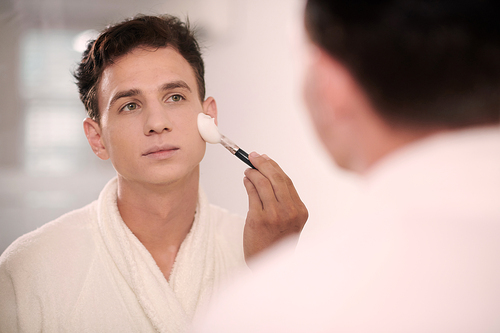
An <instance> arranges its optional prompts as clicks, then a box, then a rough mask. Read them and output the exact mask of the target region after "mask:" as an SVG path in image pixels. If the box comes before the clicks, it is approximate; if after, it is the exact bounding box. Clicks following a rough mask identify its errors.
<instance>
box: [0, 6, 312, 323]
mask: <svg viewBox="0 0 500 333" xmlns="http://www.w3.org/2000/svg"><path fill="white" fill-rule="evenodd" d="M75 77H76V79H77V84H78V87H79V91H80V96H81V99H82V102H83V103H84V104H85V107H86V109H87V111H88V114H89V118H87V119H85V121H84V130H85V134H86V136H87V139H88V141H89V144H90V146H91V147H92V149H93V151H94V152H95V154H96V155H97V156H98V157H99V158H101V159H110V160H111V162H112V163H113V166H114V167H115V169H116V171H117V177H116V178H115V179H113V180H111V181H110V182H109V183H108V184H107V185H106V186H105V188H104V189H103V191H102V192H101V194H100V197H99V199H98V200H97V201H95V202H93V203H91V204H90V205H88V206H86V207H84V208H82V209H79V210H76V211H73V212H70V213H68V214H66V215H64V216H62V217H61V218H59V219H57V220H55V221H53V222H51V223H49V224H47V225H45V226H44V227H42V228H40V229H39V230H36V231H34V232H32V233H29V234H27V235H24V236H23V237H21V238H20V239H18V240H17V241H16V242H15V243H14V244H13V245H11V246H10V247H9V249H7V250H6V251H5V253H3V254H2V257H1V258H0V331H1V332H16V331H22V332H40V331H44V332H58V331H64V332H66V331H71V332H182V331H184V330H185V329H186V327H187V325H188V324H189V322H190V321H191V320H192V318H193V316H194V315H195V313H196V310H197V308H198V307H199V306H200V305H201V304H204V303H206V302H207V301H208V300H209V299H210V296H211V293H212V292H213V290H215V289H217V288H218V286H219V285H220V283H222V282H223V281H224V280H225V279H227V277H228V275H229V274H230V273H231V272H232V271H235V270H237V269H240V268H241V267H242V266H243V267H244V265H245V259H249V258H251V257H252V256H254V255H255V254H256V253H258V252H260V251H261V250H263V249H264V248H266V247H268V246H269V245H270V244H272V243H273V242H275V241H276V240H278V239H280V238H283V237H285V236H287V235H291V234H298V232H300V230H301V229H302V227H303V225H304V223H305V220H306V219H307V210H306V209H305V207H304V205H303V204H302V202H301V201H300V199H299V197H298V195H297V193H296V192H295V189H294V187H293V185H292V183H291V181H290V180H289V179H288V177H286V175H285V174H284V173H283V171H281V169H280V168H279V167H278V166H277V164H276V163H275V162H274V161H272V160H271V159H269V158H267V157H266V156H265V155H263V156H260V155H257V156H255V155H256V154H253V155H252V156H255V157H252V163H253V164H254V165H255V167H256V168H257V170H247V172H246V177H245V180H244V183H245V187H246V189H247V191H248V195H249V204H250V211H249V213H248V216H247V220H246V223H245V225H244V224H243V221H241V220H240V219H239V218H238V217H236V216H234V215H231V214H230V213H228V212H227V211H225V210H223V209H221V208H218V207H215V206H212V205H210V204H209V203H208V202H207V198H206V197H205V196H204V194H203V193H202V192H201V191H200V189H199V163H200V161H201V160H202V158H203V155H204V153H205V142H204V141H203V140H202V138H201V136H200V135H199V133H198V128H197V121H196V119H197V116H198V114H199V113H200V112H204V113H206V114H208V115H210V116H212V117H214V118H216V117H217V107H216V104H215V100H214V99H213V98H212V97H209V98H207V99H205V86H204V68H203V60H202V58H201V55H200V51H199V47H198V44H197V42H196V40H195V38H194V36H193V33H192V31H191V30H190V29H189V27H188V26H187V25H186V24H184V23H182V22H180V21H179V20H178V19H177V18H174V17H170V16H163V17H152V16H138V17H136V18H134V19H131V20H127V21H124V22H122V23H119V24H117V25H115V26H111V27H109V28H107V29H106V30H105V31H104V32H102V34H101V35H100V36H99V37H98V38H97V39H96V40H95V41H92V42H91V43H90V44H89V46H88V48H87V50H86V52H85V53H84V54H83V57H82V61H81V64H80V65H79V67H78V69H77V71H76V73H75ZM283 212H286V214H284V213H283Z"/></svg>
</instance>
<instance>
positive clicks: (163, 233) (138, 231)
mask: <svg viewBox="0 0 500 333" xmlns="http://www.w3.org/2000/svg"><path fill="white" fill-rule="evenodd" d="M198 187H199V172H198V170H196V172H195V173H193V175H191V176H190V177H187V178H186V179H183V180H180V181H177V182H175V183H171V184H163V185H152V184H142V183H138V182H129V181H127V180H125V179H123V178H121V177H120V176H119V177H118V198H117V204H118V210H119V211H120V215H121V216H122V219H123V221H124V222H125V224H126V225H127V226H128V227H129V229H130V230H131V231H132V233H133V234H134V235H135V236H136V237H137V238H138V239H139V241H141V243H142V244H143V245H144V246H145V247H146V249H147V250H148V251H149V252H150V253H151V255H152V256H153V258H154V259H155V261H156V263H157V264H158V266H159V267H160V269H161V270H162V272H163V274H164V275H165V278H167V279H168V277H169V275H170V271H171V268H172V266H173V263H174V261H175V257H176V255H177V252H178V250H179V248H180V246H181V244H182V242H183V241H184V239H185V238H186V236H187V234H188V233H189V230H190V229H191V226H192V224H193V220H194V215H195V211H196V205H197V200H198Z"/></svg>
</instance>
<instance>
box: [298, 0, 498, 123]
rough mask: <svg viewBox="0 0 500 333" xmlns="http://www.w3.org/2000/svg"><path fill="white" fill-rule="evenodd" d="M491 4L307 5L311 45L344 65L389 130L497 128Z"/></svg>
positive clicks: (348, 1) (359, 0)
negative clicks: (390, 125)
mask: <svg viewBox="0 0 500 333" xmlns="http://www.w3.org/2000/svg"><path fill="white" fill-rule="evenodd" d="M496 5H497V3H496V1H492V0H482V1H478V0H460V1H457V0H439V1H438V0H308V1H307V5H306V13H305V25H306V30H307V31H308V34H309V36H310V38H311V40H312V41H313V42H314V43H315V44H316V45H318V46H319V47H321V48H322V49H323V50H325V51H326V52H328V53H329V54H330V55H331V56H332V57H334V58H335V59H337V60H339V61H340V62H341V63H343V64H344V65H345V66H346V68H347V69H348V70H349V71H350V72H351V74H352V75H353V76H354V77H355V78H356V79H357V81H358V82H359V84H360V86H361V87H362V88H363V89H364V90H365V92H366V93H367V95H368V97H369V99H370V100H371V102H372V104H373V106H374V107H375V109H376V110H377V111H378V112H379V114H380V115H381V116H382V117H383V118H384V119H385V120H386V121H388V122H389V123H393V124H400V125H406V126H408V125H411V126H420V127H422V126H433V127H436V126H438V127H446V128H458V127H464V126H470V125H481V124H496V123H499V122H500V19H499V18H498V10H497V9H496V8H497V7H496Z"/></svg>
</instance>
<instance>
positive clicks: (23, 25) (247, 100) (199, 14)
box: [0, 0, 358, 253]
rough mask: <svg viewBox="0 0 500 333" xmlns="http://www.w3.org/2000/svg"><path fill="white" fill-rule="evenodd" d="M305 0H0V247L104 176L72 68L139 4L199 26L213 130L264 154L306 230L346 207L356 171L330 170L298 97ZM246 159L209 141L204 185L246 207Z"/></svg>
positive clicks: (97, 186) (218, 197) (235, 206)
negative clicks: (294, 192)
mask: <svg viewBox="0 0 500 333" xmlns="http://www.w3.org/2000/svg"><path fill="white" fill-rule="evenodd" d="M302 7H303V2H302V0H161V1H160V0H141V1H134V0H85V1H81V0H0V45H1V46H0V101H1V104H0V253H1V252H3V251H4V250H5V248H6V247H7V246H8V245H9V244H10V243H11V242H12V241H14V240H15V239H16V238H17V237H19V236H20V235H22V234H24V233H26V232H29V231H31V230H34V229H36V228H38V227H39V226H41V225H43V224H44V223H46V222H49V221H51V220H53V219H55V218H57V217H58V216H60V215H62V214H63V213H66V212H68V211H70V210H72V209H75V208H79V207H82V206H84V205H86V204H87V203H90V202H91V201H93V200H95V199H96V198H97V196H98V194H99V192H100V190H101V189H102V187H103V186H104V184H105V183H106V182H107V181H108V180H109V179H110V178H112V177H113V175H114V170H113V168H112V166H111V164H110V163H109V161H104V162H103V161H101V160H99V159H98V158H97V157H95V156H94V155H93V153H92V152H91V150H90V148H89V147H88V144H87V142H86V139H85V136H84V133H83V127H82V120H83V119H84V117H85V110H84V108H83V105H82V104H81V103H80V101H79V98H78V93H77V89H76V86H75V84H74V80H73V78H72V76H71V72H72V70H73V69H74V68H75V65H76V63H77V62H78V60H79V58H80V55H81V53H80V51H78V50H79V45H81V42H82V40H83V41H85V36H88V35H89V34H90V35H92V31H90V32H89V31H88V30H91V29H95V30H101V29H103V28H104V27H105V26H106V25H108V24H110V23H115V22H119V21H121V20H122V19H124V18H126V17H130V16H133V15H135V14H137V13H144V14H160V13H170V14H174V15H178V16H180V17H181V18H183V19H184V18H186V16H189V18H190V21H191V22H192V23H194V24H195V25H196V26H198V27H199V28H200V36H201V37H202V38H201V44H202V47H203V53H204V59H205V65H206V85H207V93H208V96H214V97H215V99H216V101H217V104H218V109H219V129H220V131H221V133H223V134H224V135H226V136H227V137H229V138H231V139H232V140H233V141H235V142H236V143H237V144H238V145H239V146H240V147H242V148H243V149H245V150H246V151H247V152H251V151H257V152H259V153H266V154H268V155H269V156H270V157H272V158H273V159H275V160H276V161H277V162H278V163H279V164H280V165H281V166H282V168H283V169H284V170H285V172H287V174H288V175H289V176H290V177H291V178H292V180H293V181H294V183H295V186H296V188H297V189H298V191H299V193H300V195H301V197H302V199H303V201H304V202H305V204H306V205H307V207H308V208H309V213H310V218H309V222H308V225H307V227H306V229H305V230H304V233H303V237H308V236H310V235H312V234H314V232H317V231H318V230H320V227H321V226H322V225H324V224H326V223H334V222H335V220H336V219H337V218H338V217H339V216H340V215H342V214H344V213H346V212H348V211H349V210H351V209H355V208H356V206H355V198H356V195H357V192H358V191H357V187H358V183H357V182H358V180H357V179H356V178H355V177H354V176H352V175H350V174H346V173H344V172H342V171H340V170H338V169H337V168H336V167H335V166H334V165H333V163H332V162H331V161H330V159H329V158H328V156H327V155H326V153H325V151H324V150H323V148H322V146H321V143H320V142H319V140H318V139H317V138H316V135H315V134H314V130H313V128H312V125H311V123H310V122H309V118H308V115H307V111H306V109H305V107H304V104H303V101H302V86H301V80H302V75H303V74H302V71H303V62H304V59H303V57H304V56H303V38H304V37H303V34H304V33H303V30H302ZM245 169H246V165H245V164H243V163H242V162H241V161H239V160H238V159H237V158H235V157H233V156H231V154H230V153H229V152H228V151H227V150H225V149H224V148H223V147H222V146H220V145H217V146H213V145H209V147H208V149H207V154H206V156H205V159H204V161H203V162H202V173H201V174H202V186H203V188H204V190H205V192H207V194H208V196H209V198H210V200H211V201H212V202H213V203H215V204H217V205H220V206H222V207H225V208H227V209H229V210H230V211H233V212H235V213H238V214H240V215H242V216H245V214H246V211H247V206H248V203H247V196H246V192H245V189H244V187H243V182H242V177H243V171H244V170H245Z"/></svg>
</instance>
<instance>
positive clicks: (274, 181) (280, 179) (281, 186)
mask: <svg viewBox="0 0 500 333" xmlns="http://www.w3.org/2000/svg"><path fill="white" fill-rule="evenodd" d="M249 158H250V159H251V162H252V164H254V166H255V167H256V168H257V169H258V171H259V172H260V173H261V174H262V175H263V176H264V177H265V178H267V179H268V180H269V182H270V183H271V186H272V187H273V191H274V193H275V196H276V199H277V201H279V202H287V201H290V200H292V201H293V200H294V197H298V194H297V192H296V190H295V187H294V186H293V183H292V182H291V180H290V178H289V177H288V176H287V175H286V174H285V172H283V170H282V169H281V168H280V167H279V165H278V164H277V163H276V162H275V161H273V160H272V159H271V158H269V157H268V156H267V155H259V154H257V153H255V152H252V153H251V154H250V155H249ZM254 162H255V163H254Z"/></svg>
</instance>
